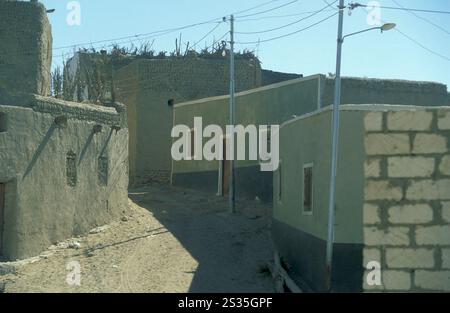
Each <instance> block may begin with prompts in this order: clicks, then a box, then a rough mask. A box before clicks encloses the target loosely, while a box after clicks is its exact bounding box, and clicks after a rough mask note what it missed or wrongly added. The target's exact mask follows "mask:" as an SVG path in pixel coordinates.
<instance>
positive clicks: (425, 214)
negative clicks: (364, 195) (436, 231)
mask: <svg viewBox="0 0 450 313" xmlns="http://www.w3.org/2000/svg"><path fill="white" fill-rule="evenodd" d="M432 220H433V209H432V208H431V207H430V205H428V204H411V205H399V206H394V207H391V208H389V222H391V223H393V224H425V223H429V222H431V221H432Z"/></svg>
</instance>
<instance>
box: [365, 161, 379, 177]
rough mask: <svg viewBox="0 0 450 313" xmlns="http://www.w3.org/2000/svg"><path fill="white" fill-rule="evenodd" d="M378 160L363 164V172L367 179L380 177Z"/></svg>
mask: <svg viewBox="0 0 450 313" xmlns="http://www.w3.org/2000/svg"><path fill="white" fill-rule="evenodd" d="M380 162H381V160H380V159H371V160H367V161H366V163H365V164H364V172H365V176H366V177H367V178H376V177H380V175H381V166H380Z"/></svg>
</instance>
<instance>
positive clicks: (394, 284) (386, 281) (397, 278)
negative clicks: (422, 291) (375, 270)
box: [382, 271, 411, 291]
mask: <svg viewBox="0 0 450 313" xmlns="http://www.w3.org/2000/svg"><path fill="white" fill-rule="evenodd" d="M382 280H383V287H384V289H385V290H391V291H409V290H410V289H411V274H410V273H409V272H402V271H383V272H382Z"/></svg>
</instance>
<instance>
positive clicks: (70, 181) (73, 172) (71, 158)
mask: <svg viewBox="0 0 450 313" xmlns="http://www.w3.org/2000/svg"><path fill="white" fill-rule="evenodd" d="M76 159H77V155H76V154H75V153H74V152H73V151H69V152H68V153H67V157H66V175H67V185H69V186H70V187H75V186H76V185H77V162H76Z"/></svg>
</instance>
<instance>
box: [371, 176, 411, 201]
mask: <svg viewBox="0 0 450 313" xmlns="http://www.w3.org/2000/svg"><path fill="white" fill-rule="evenodd" d="M364 194H365V200H368V201H371V200H397V201H400V200H401V199H402V198H403V189H402V188H401V187H396V186H392V185H391V183H390V182H389V181H387V180H382V181H368V182H366V186H365V190H364Z"/></svg>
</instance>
